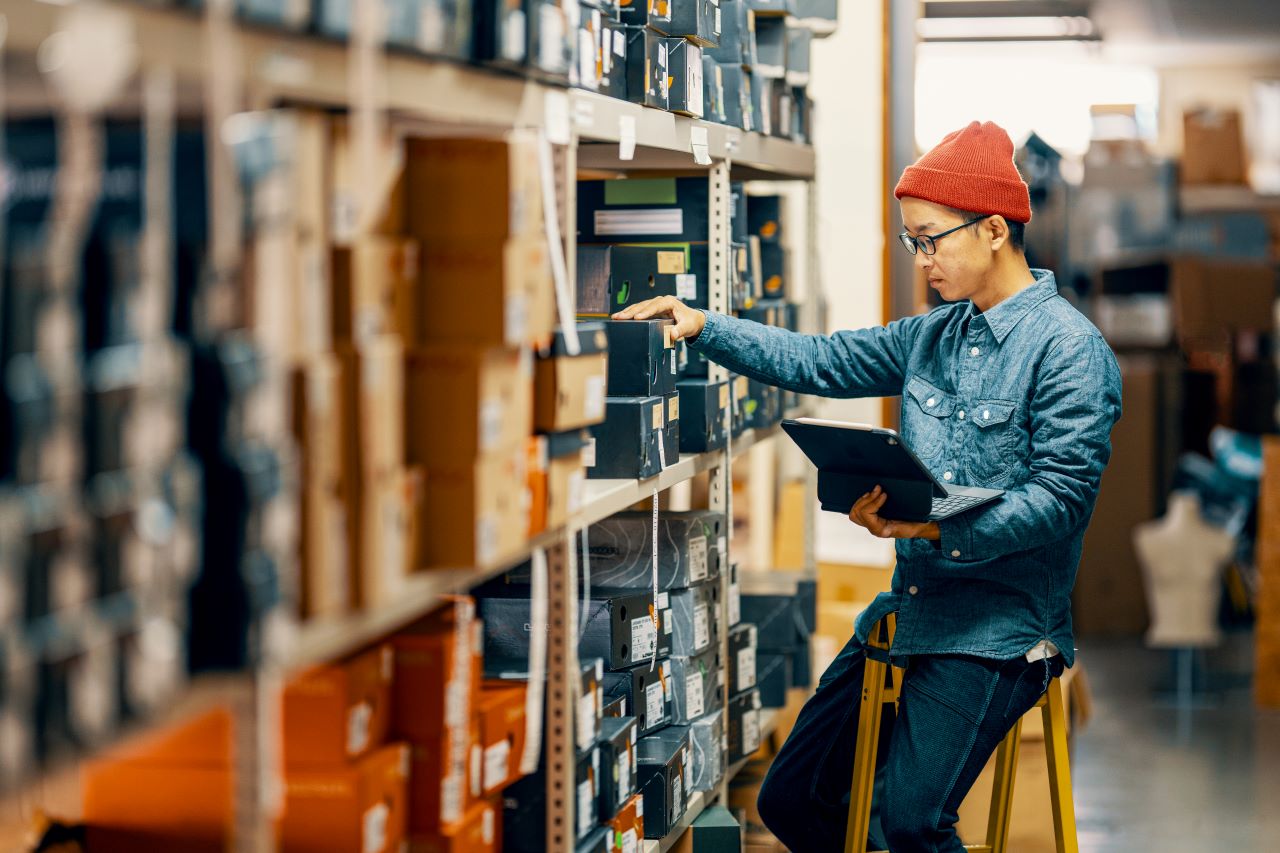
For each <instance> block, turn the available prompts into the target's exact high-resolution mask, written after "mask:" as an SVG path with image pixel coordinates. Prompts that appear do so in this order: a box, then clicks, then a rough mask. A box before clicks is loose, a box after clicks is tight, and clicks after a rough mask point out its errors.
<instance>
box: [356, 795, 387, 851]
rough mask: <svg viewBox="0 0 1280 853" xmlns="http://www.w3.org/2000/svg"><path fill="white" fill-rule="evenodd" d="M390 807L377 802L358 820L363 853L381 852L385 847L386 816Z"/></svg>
mask: <svg viewBox="0 0 1280 853" xmlns="http://www.w3.org/2000/svg"><path fill="white" fill-rule="evenodd" d="M390 815H391V809H390V808H388V807H387V804H386V803H377V804H376V805H374V806H372V807H371V808H370V809H369V810H368V811H366V812H365V813H364V817H363V818H362V820H361V821H360V839H361V841H360V846H361V849H362V850H363V853H382V851H384V850H385V849H386V847H387V818H388V817H390Z"/></svg>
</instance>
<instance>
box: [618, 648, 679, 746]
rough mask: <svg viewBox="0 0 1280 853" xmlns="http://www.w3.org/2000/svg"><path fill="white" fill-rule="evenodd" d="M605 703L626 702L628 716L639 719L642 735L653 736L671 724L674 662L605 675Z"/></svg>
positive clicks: (661, 662) (668, 661) (659, 662)
mask: <svg viewBox="0 0 1280 853" xmlns="http://www.w3.org/2000/svg"><path fill="white" fill-rule="evenodd" d="M604 697H605V701H606V703H607V702H611V701H613V700H615V699H617V698H618V697H623V698H625V699H626V702H627V704H626V712H627V714H628V715H629V716H633V717H635V718H636V725H637V726H638V727H639V730H640V735H641V737H643V736H644V735H647V734H649V733H650V732H653V731H656V730H658V729H660V728H662V727H663V726H665V725H668V724H669V723H670V722H671V716H672V711H673V709H672V695H671V661H670V660H659V661H658V662H657V664H656V665H652V667H651V665H650V664H649V663H648V662H646V663H642V664H638V665H637V666H633V667H631V668H630V669H624V670H619V671H616V672H606V673H605V674H604Z"/></svg>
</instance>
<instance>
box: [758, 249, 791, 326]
mask: <svg viewBox="0 0 1280 853" xmlns="http://www.w3.org/2000/svg"><path fill="white" fill-rule="evenodd" d="M787 261H788V258H787V250H786V249H784V248H783V247H782V246H780V245H778V244H777V243H766V242H764V241H761V244H760V273H761V275H763V276H764V298H765V299H784V298H786V296H787ZM771 325H774V326H785V325H786V317H785V315H784V316H782V317H779V318H778V319H777V321H776V322H774V323H772V324H771Z"/></svg>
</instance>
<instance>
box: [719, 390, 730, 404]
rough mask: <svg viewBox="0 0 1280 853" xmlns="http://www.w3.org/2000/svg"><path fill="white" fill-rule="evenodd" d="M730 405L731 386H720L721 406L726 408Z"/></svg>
mask: <svg viewBox="0 0 1280 853" xmlns="http://www.w3.org/2000/svg"><path fill="white" fill-rule="evenodd" d="M728 406H729V386H728V385H721V386H720V408H721V409H725V408H728Z"/></svg>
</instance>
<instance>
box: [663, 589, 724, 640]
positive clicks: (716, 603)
mask: <svg viewBox="0 0 1280 853" xmlns="http://www.w3.org/2000/svg"><path fill="white" fill-rule="evenodd" d="M719 612H720V584H719V583H717V582H715V581H706V582H704V583H700V584H695V585H694V586H691V587H688V588H686V589H673V590H672V591H671V623H672V640H671V652H672V654H677V655H685V656H692V655H700V654H702V653H703V652H705V651H706V650H707V649H709V648H711V647H712V646H718V645H719V641H720V625H719V621H718V619H717V618H716V617H717V616H718V614H719Z"/></svg>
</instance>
